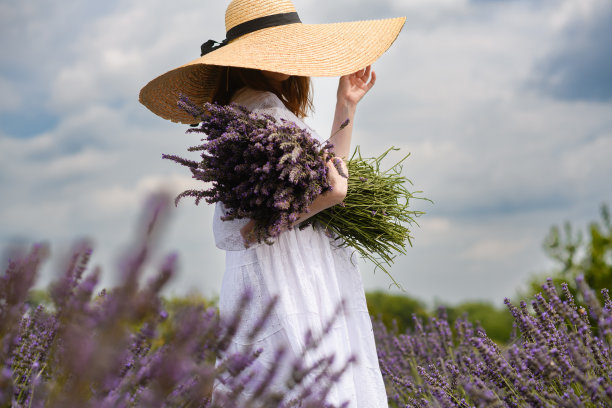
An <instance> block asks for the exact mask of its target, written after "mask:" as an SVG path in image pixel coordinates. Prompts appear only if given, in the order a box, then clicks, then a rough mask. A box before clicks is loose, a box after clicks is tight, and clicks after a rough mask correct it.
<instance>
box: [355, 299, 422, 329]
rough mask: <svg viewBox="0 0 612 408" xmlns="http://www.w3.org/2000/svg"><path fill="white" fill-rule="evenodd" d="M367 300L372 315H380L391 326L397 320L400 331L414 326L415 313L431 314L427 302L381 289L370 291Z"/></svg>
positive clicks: (420, 314)
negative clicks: (413, 317)
mask: <svg viewBox="0 0 612 408" xmlns="http://www.w3.org/2000/svg"><path fill="white" fill-rule="evenodd" d="M366 302H367V303H368V310H369V312H370V315H372V316H379V315H380V317H381V320H382V322H383V323H384V324H385V326H387V327H389V328H390V327H391V326H392V325H393V321H394V320H395V321H396V324H397V327H398V329H399V330H400V333H403V332H404V331H405V330H406V329H407V328H408V327H410V328H413V327H414V325H413V319H412V315H413V314H416V315H417V316H419V317H421V318H426V317H427V316H429V313H428V312H427V308H426V306H425V304H424V303H423V302H421V301H420V300H417V299H413V298H411V297H409V296H404V295H390V294H387V293H384V292H380V291H376V292H368V293H366Z"/></svg>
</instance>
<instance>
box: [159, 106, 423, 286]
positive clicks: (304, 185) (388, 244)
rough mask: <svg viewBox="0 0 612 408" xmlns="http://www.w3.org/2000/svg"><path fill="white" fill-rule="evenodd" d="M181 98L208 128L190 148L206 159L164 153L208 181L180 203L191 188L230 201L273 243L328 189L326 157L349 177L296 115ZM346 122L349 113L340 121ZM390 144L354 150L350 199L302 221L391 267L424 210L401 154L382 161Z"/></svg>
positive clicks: (233, 212)
mask: <svg viewBox="0 0 612 408" xmlns="http://www.w3.org/2000/svg"><path fill="white" fill-rule="evenodd" d="M178 104H179V106H180V107H181V108H182V109H184V110H185V111H186V112H188V113H189V114H191V115H192V116H193V117H194V118H195V119H196V120H199V121H201V123H200V125H196V126H194V127H192V128H191V129H189V130H188V131H187V132H188V133H192V132H195V133H204V134H205V137H204V138H203V139H202V142H203V143H202V144H200V145H197V146H194V147H190V148H189V149H188V151H190V152H195V151H200V152H201V155H200V161H194V160H188V159H185V158H182V157H179V156H176V155H167V154H164V155H162V157H163V158H165V159H169V160H173V161H175V162H177V163H179V164H181V165H184V166H187V167H189V169H190V170H191V173H192V175H193V178H195V179H197V180H201V181H203V182H205V183H210V184H209V186H207V187H208V188H206V189H203V190H186V191H184V192H183V193H181V194H179V195H178V196H177V197H176V200H175V203H177V204H178V202H179V201H180V200H181V199H182V198H183V197H188V196H190V197H194V198H195V201H196V204H199V202H200V201H201V200H202V199H204V200H205V201H206V202H208V203H211V204H212V203H217V202H222V203H223V204H224V206H225V208H226V209H227V213H226V215H225V217H224V218H223V219H224V220H232V219H237V218H250V219H253V220H255V221H256V224H255V228H254V230H253V233H254V236H255V238H256V239H257V241H258V242H262V241H264V242H267V243H271V242H272V241H271V238H274V237H276V236H278V235H279V234H280V233H281V232H282V231H283V230H284V229H290V228H292V225H293V224H294V223H295V221H297V219H298V218H299V215H300V214H301V213H304V212H308V206H309V205H310V204H311V203H312V202H313V201H314V199H315V198H316V197H317V196H318V195H320V194H323V193H325V192H327V191H330V189H331V186H330V184H329V182H328V181H327V171H328V168H327V161H329V160H332V161H333V163H334V165H335V166H336V168H337V169H338V172H339V173H340V174H341V175H343V176H345V177H346V175H345V174H343V171H342V169H341V167H340V163H339V159H337V158H336V157H334V155H333V152H332V151H331V147H332V146H331V145H330V144H329V143H324V144H322V143H320V142H319V141H317V140H316V139H315V138H313V137H312V135H310V133H309V132H308V131H306V130H303V129H301V128H300V127H298V126H297V125H296V124H295V123H292V122H289V121H284V120H281V121H277V120H276V119H275V118H274V117H272V116H270V115H260V114H256V113H252V112H249V111H248V110H247V109H246V108H244V107H241V106H238V105H235V104H231V105H227V106H220V105H217V104H210V103H207V104H205V105H204V106H203V109H202V108H200V107H198V106H196V105H194V104H193V103H191V102H190V101H189V100H188V99H186V98H181V100H180V101H179V102H178ZM346 125H348V121H346V122H344V123H343V125H342V127H341V129H342V128H343V127H345V126H346ZM339 130H340V129H339ZM392 149H393V148H392ZM392 149H389V150H388V151H387V152H385V153H384V154H383V155H381V156H380V157H378V158H373V159H363V158H362V157H361V154H360V152H359V150H356V152H355V154H354V155H353V157H352V158H351V159H350V161H349V162H348V163H347V166H348V169H349V174H350V177H349V180H348V193H347V197H346V199H345V201H344V202H343V203H342V204H340V205H339V206H334V207H332V208H329V209H327V210H325V211H323V212H320V213H318V214H316V215H315V216H313V217H311V218H310V219H309V220H308V222H307V223H302V225H301V226H300V227H304V226H306V225H309V224H319V225H322V226H323V227H324V228H325V229H326V230H327V231H329V232H330V235H333V236H334V237H335V238H337V239H338V240H339V241H340V242H341V245H348V246H351V247H353V248H355V249H356V250H357V251H358V252H359V253H360V254H361V255H362V256H363V257H365V258H367V259H369V260H371V261H373V262H374V264H375V265H376V266H377V267H379V268H381V269H382V270H383V271H385V272H386V273H387V274H389V273H388V271H387V270H386V268H385V267H384V265H383V263H384V264H386V265H391V263H392V261H393V254H392V253H393V251H397V252H400V253H405V246H406V242H408V243H410V238H411V237H410V231H409V229H408V228H407V227H406V225H405V224H406V223H412V222H414V218H415V217H416V216H418V215H420V214H421V213H420V212H418V211H409V210H408V202H409V199H410V198H413V196H412V194H411V193H410V192H409V191H408V190H407V189H406V188H405V181H407V180H406V178H405V177H403V176H402V175H401V161H400V162H399V163H397V164H395V165H394V166H392V167H391V168H390V169H389V170H387V171H381V169H380V163H381V160H382V159H383V158H384V157H385V156H386V155H387V153H389V151H391V150H392ZM389 276H391V275H389ZM391 279H392V280H393V282H394V283H395V284H396V285H397V282H395V280H394V279H393V277H391ZM398 286H399V285H398Z"/></svg>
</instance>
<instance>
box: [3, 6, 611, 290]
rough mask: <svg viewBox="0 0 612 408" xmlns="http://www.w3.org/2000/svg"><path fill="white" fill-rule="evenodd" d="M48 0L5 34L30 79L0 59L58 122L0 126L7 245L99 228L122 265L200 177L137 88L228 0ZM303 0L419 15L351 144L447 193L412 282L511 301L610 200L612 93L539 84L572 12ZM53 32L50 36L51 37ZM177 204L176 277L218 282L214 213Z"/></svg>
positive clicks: (320, 123) (408, 276)
mask: <svg viewBox="0 0 612 408" xmlns="http://www.w3.org/2000/svg"><path fill="white" fill-rule="evenodd" d="M43 3H44V2H41V3H40V4H39V6H37V7H33V4H32V3H30V2H26V3H24V2H21V3H15V4H14V5H12V6H11V7H10V10H9V11H10V13H11V15H13V16H21V17H20V18H21V20H22V21H24V23H23V24H7V25H4V26H3V27H2V34H6V35H4V36H0V37H3V38H4V39H0V44H2V45H3V47H5V46H9V47H14V48H12V49H14V51H15V52H13V53H12V54H10V55H11V56H10V58H9V59H8V60H7V61H8V62H7V63H10V64H12V66H13V67H15V66H16V67H23V72H24V73H23V75H24V77H27V78H26V79H23V78H22V79H14V78H13V77H12V76H10V75H5V71H3V70H2V67H3V66H0V91H6V92H8V93H11V92H15V90H16V89H18V90H23V91H22V92H21V93H20V95H22V96H21V101H19V97H18V98H17V99H14V100H9V99H8V98H7V97H6V96H5V95H3V96H0V109H3V108H6V109H16V108H17V107H18V106H19V103H21V104H23V105H25V104H28V106H29V107H30V102H31V101H32V100H33V99H32V98H31V97H30V96H29V95H32V94H33V93H36V94H37V99H36V100H37V101H41V102H40V103H39V105H44V106H46V107H47V109H48V110H50V111H52V112H55V113H56V114H57V115H58V116H59V121H58V124H57V126H54V127H53V128H50V129H46V130H45V132H44V133H41V134H38V135H35V136H33V137H31V138H29V139H12V138H8V137H1V136H0V188H2V189H3V191H8V192H10V193H9V194H2V195H1V196H0V225H2V228H1V229H0V230H1V234H0V240H2V241H3V242H5V243H6V242H7V241H10V240H12V239H14V238H15V237H23V238H25V239H26V240H35V239H49V240H51V241H52V244H53V243H57V245H64V244H65V243H66V242H67V240H68V239H69V238H71V237H75V236H80V235H81V234H87V235H90V236H92V237H94V238H95V239H96V240H97V242H98V244H97V246H96V248H97V250H96V252H95V254H96V255H95V256H96V262H99V263H101V264H102V265H103V266H104V267H105V268H106V270H112V269H113V265H114V261H113V259H115V256H116V255H117V253H118V252H120V248H121V247H122V245H124V244H125V242H127V241H128V240H129V232H130V228H131V227H132V226H133V224H134V223H135V218H136V215H137V214H138V211H139V208H140V205H141V203H142V201H143V200H144V197H145V196H146V195H147V194H148V193H149V192H151V191H154V190H156V189H158V188H161V189H166V190H171V191H172V194H176V193H177V192H179V191H181V190H182V189H185V188H188V186H193V184H192V183H193V181H192V180H191V179H190V175H189V173H188V172H187V170H186V169H183V168H181V167H179V166H178V165H176V164H174V163H170V162H168V161H162V160H161V159H160V156H161V153H175V154H185V155H186V153H183V152H185V148H186V146H188V145H191V144H195V142H194V141H195V140H197V138H194V137H193V136H185V135H183V130H184V127H182V126H178V125H173V124H170V123H167V122H165V121H163V120H162V119H159V118H157V117H155V116H154V115H152V114H151V113H150V112H148V111H147V110H146V109H145V108H144V107H142V106H140V105H139V104H138V102H137V95H138V91H139V90H140V88H141V87H142V86H143V85H144V84H145V83H146V82H147V81H149V80H150V79H152V78H153V77H155V76H157V75H159V74H161V73H163V72H165V71H167V70H169V69H172V68H174V67H176V66H179V65H181V64H183V63H186V62H188V61H190V60H191V59H193V58H195V57H197V56H198V55H199V53H198V51H199V45H200V44H201V43H202V42H204V41H206V40H208V39H209V38H213V39H217V40H221V39H222V37H223V35H224V31H225V30H224V25H223V15H224V8H225V2H212V3H210V2H209V3H207V4H204V2H194V1H192V0H189V1H188V0H179V1H178V2H172V3H171V2H165V1H161V0H153V1H147V2H144V1H141V0H118V1H116V2H112V3H109V5H108V6H105V8H104V9H103V10H101V11H99V12H94V11H92V10H90V9H88V8H87V7H85V6H80V5H79V4H80V2H68V3H67V5H66V6H65V7H63V8H62V7H57V6H55V7H50V9H49V12H48V13H42V12H41V5H42V4H43ZM573 3H575V2H572V1H566V2H564V3H563V4H565V5H567V4H573ZM595 3H596V2H595V0H590V1H589V4H595ZM45 4H46V3H45ZM581 4H582V3H581ZM295 5H296V7H297V8H298V11H299V12H300V14H301V15H302V18H303V20H304V21H305V22H324V21H330V19H332V20H338V21H341V20H352V19H365V18H374V17H376V18H379V17H392V16H395V15H402V14H406V15H407V16H408V22H407V24H406V27H405V29H404V31H403V32H402V33H401V35H400V37H399V38H398V40H397V42H396V43H395V44H394V45H393V47H392V48H391V49H390V50H389V51H388V52H387V53H386V54H385V55H384V56H383V57H382V58H381V60H380V61H379V62H377V63H376V64H375V69H376V71H377V73H378V74H379V79H378V82H377V85H376V86H375V88H374V90H373V91H372V92H371V94H369V95H368V96H367V97H366V98H365V99H364V101H363V102H362V103H361V104H360V107H359V110H358V116H357V120H356V130H355V139H354V141H355V143H356V144H360V145H362V147H363V150H362V151H363V152H364V153H365V154H366V155H374V154H378V153H380V152H382V151H383V150H384V149H385V148H386V146H387V145H391V144H394V145H396V146H400V147H402V152H403V153H406V152H411V153H412V155H411V157H410V158H408V160H407V162H406V165H405V172H406V175H407V176H408V177H409V178H410V179H412V181H413V182H414V183H415V186H414V189H417V190H418V189H422V190H424V194H423V195H424V196H426V197H429V198H432V199H433V200H434V201H435V204H433V205H431V204H427V203H425V202H419V201H416V202H415V203H414V205H415V206H416V208H419V209H423V210H425V211H426V212H427V214H426V215H424V216H423V217H421V218H420V219H419V224H420V225H421V227H420V228H418V227H415V229H414V235H415V237H416V239H415V241H414V247H413V248H409V250H408V255H407V256H406V257H401V258H398V259H397V261H396V265H395V266H394V267H393V269H392V273H393V274H394V276H396V278H398V280H399V281H400V283H401V284H402V285H403V286H404V287H405V288H406V289H407V290H408V292H409V293H411V294H413V295H418V296H419V297H421V298H424V299H431V298H433V297H437V298H439V299H445V300H460V299H464V298H468V297H471V298H473V297H485V298H489V299H493V300H498V301H500V300H501V297H503V296H510V295H512V294H513V293H514V289H515V288H516V287H517V286H518V285H519V284H520V283H521V282H522V281H524V279H525V278H526V276H527V275H528V274H529V273H531V272H533V271H536V270H540V269H541V268H543V267H544V265H546V263H545V258H544V256H543V254H542V252H541V250H540V241H541V239H543V237H544V235H545V234H546V232H547V230H548V227H549V226H550V225H551V224H554V223H559V222H562V221H563V220H565V219H572V220H575V222H576V223H577V225H583V224H580V223H584V222H586V221H588V220H589V219H591V218H595V217H596V215H597V208H598V206H599V204H600V202H601V201H606V200H608V201H611V200H612V196H610V194H611V192H610V190H609V188H608V184H609V180H606V175H608V174H610V171H611V170H612V169H611V167H610V164H609V157H610V156H612V145H611V144H610V140H611V135H612V133H611V132H612V123H611V122H610V119H609V112H610V104H606V103H575V102H572V103H569V102H567V101H559V100H553V99H550V98H548V97H546V96H542V95H539V94H536V92H534V91H533V90H532V89H530V88H528V87H527V86H526V85H525V80H526V78H527V77H528V76H529V74H530V72H531V71H532V69H533V64H534V61H536V60H537V59H538V58H539V57H540V56H542V55H546V53H547V52H549V51H550V49H552V48H554V46H555V44H556V43H555V41H554V40H555V38H556V36H557V35H559V32H560V29H559V28H558V27H560V26H562V25H563V24H566V23H565V22H563V21H564V20H563V18H564V17H562V16H563V15H569V14H567V12H566V11H559V7H558V5H557V3H556V2H545V3H543V4H542V5H540V6H538V7H535V6H533V5H532V4H530V3H529V2H525V1H514V2H497V3H496V4H495V5H494V6H485V5H482V4H476V3H473V2H467V1H463V0H461V1H450V0H438V1H435V2H432V1H423V0H418V1H417V0H415V1H399V0H394V1H386V2H379V3H376V4H374V3H371V2H369V3H368V2H365V1H363V2H352V1H351V2H349V1H339V2H323V3H321V2H319V1H311V0H308V1H307V0H302V1H299V0H296V1H295ZM2 7H4V8H5V9H6V7H7V6H6V5H2ZM565 7H569V6H565ZM572 7H573V6H572ZM88 13H90V14H92V15H89V14H88ZM563 13H566V14H563ZM0 14H1V13H0ZM3 16H4V14H3ZM82 16H87V19H86V22H83V18H82ZM560 16H561V17H560ZM66 17H69V19H68V20H66ZM65 21H72V22H74V24H69V25H66V23H65ZM40 33H45V35H46V36H47V37H45V38H47V39H43V40H37V36H38V35H39V34H40ZM19 38H23V39H25V40H24V41H26V43H27V46H25V45H24V44H23V43H22V42H20V41H17V39H19ZM13 43H14V45H11V44H13ZM50 43H53V44H57V46H56V47H50V46H49V44H50ZM34 56H36V57H38V59H37V61H40V63H39V64H38V65H36V66H33V65H32V63H31V61H33V57H34ZM3 62H4V61H3ZM336 83H337V80H336V79H330V78H322V79H316V80H315V85H316V89H315V97H316V99H315V102H316V107H317V112H316V114H315V116H314V117H313V118H311V119H310V123H311V124H312V125H313V126H314V127H315V129H317V130H318V131H319V133H321V134H322V135H323V134H326V133H329V130H330V129H329V125H330V123H331V119H332V114H333V106H334V105H333V104H334V102H335V87H336ZM37 106H38V105H37ZM0 128H1V127H0ZM393 157H399V154H398V155H397V156H393ZM173 214H174V216H175V217H174V218H175V219H174V222H173V223H172V224H171V226H170V227H169V230H168V232H167V236H166V243H165V248H167V249H173V248H176V249H179V251H180V252H181V259H182V260H183V261H182V265H183V271H182V274H181V275H180V276H179V277H178V279H177V280H176V281H175V282H173V284H172V289H173V290H177V291H178V292H180V291H183V290H185V289H186V288H190V287H192V286H194V285H195V286H196V287H199V288H201V289H202V290H206V291H208V293H212V292H214V291H215V290H218V288H219V287H220V282H221V274H222V263H223V256H224V254H223V253H222V252H221V251H219V250H216V248H214V242H213V239H212V231H211V222H210V220H211V217H212V207H211V206H206V205H205V204H201V205H200V206H199V207H196V206H194V205H193V204H192V203H191V202H189V200H186V201H185V203H183V204H181V205H180V206H179V207H178V208H177V209H175V210H173ZM363 275H364V282H365V284H366V286H367V287H368V288H374V287H387V286H388V284H389V283H390V281H389V279H388V278H387V277H385V276H384V274H381V273H377V274H376V275H373V274H372V273H371V267H370V266H369V265H367V264H364V265H363Z"/></svg>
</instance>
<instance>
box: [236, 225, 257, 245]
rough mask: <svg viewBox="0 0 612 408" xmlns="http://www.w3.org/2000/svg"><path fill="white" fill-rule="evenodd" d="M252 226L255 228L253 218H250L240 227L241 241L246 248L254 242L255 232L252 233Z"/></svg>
mask: <svg viewBox="0 0 612 408" xmlns="http://www.w3.org/2000/svg"><path fill="white" fill-rule="evenodd" d="M253 228H255V220H250V221H249V222H247V223H246V224H244V227H242V228H240V235H241V236H242V242H243V244H244V246H245V247H247V248H248V247H250V246H251V245H253V244H254V243H255V234H253Z"/></svg>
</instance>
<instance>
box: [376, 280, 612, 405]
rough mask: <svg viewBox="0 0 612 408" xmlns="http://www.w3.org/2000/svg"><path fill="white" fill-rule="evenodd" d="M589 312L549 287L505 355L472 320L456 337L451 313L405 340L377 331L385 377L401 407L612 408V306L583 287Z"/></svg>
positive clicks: (522, 317)
mask: <svg viewBox="0 0 612 408" xmlns="http://www.w3.org/2000/svg"><path fill="white" fill-rule="evenodd" d="M577 283H578V287H579V288H580V291H581V293H582V297H583V299H584V302H585V303H586V305H587V307H588V310H587V309H585V308H584V307H581V306H577V305H576V303H575V301H574V299H573V297H572V295H571V293H570V292H569V291H568V290H567V285H565V286H564V288H563V291H564V298H565V299H562V298H561V297H560V296H559V294H558V293H557V292H556V290H555V287H554V285H553V284H552V281H551V280H550V279H549V280H548V281H547V283H546V284H545V285H543V289H544V295H542V294H538V295H536V296H535V299H534V300H532V302H531V307H532V309H533V312H530V310H529V309H528V305H527V304H526V303H524V302H522V303H521V304H520V307H516V306H514V305H513V304H511V303H510V301H509V300H508V299H506V305H507V306H508V308H509V310H510V312H511V313H512V315H513V317H514V326H515V331H516V336H515V338H514V340H513V341H512V342H511V344H510V345H508V346H504V347H502V348H500V347H499V346H498V345H496V344H495V343H494V342H493V341H491V340H490V339H489V338H488V337H487V336H486V334H485V333H484V332H483V331H482V330H481V329H478V328H474V327H473V325H472V324H471V323H470V322H469V321H468V320H467V318H465V319H458V320H457V322H456V323H455V334H453V333H452V331H451V328H450V327H449V324H448V322H447V319H446V316H445V312H444V310H440V312H439V316H438V317H434V318H430V319H429V320H428V322H427V323H426V324H423V322H422V321H421V320H420V319H417V318H415V324H416V326H415V330H414V331H410V332H406V333H404V334H398V333H397V332H393V331H389V330H387V328H386V327H385V326H384V325H383V324H382V323H381V322H378V323H377V324H375V330H374V331H375V334H376V342H377V345H378V352H379V359H380V364H381V369H382V371H383V375H384V377H385V380H386V381H387V383H388V384H389V385H390V389H392V390H393V391H392V392H390V393H389V395H390V397H392V398H391V399H392V400H393V401H395V402H396V403H397V406H407V407H568V408H569V407H572V408H576V407H610V406H612V355H611V349H610V344H611V341H612V302H611V301H610V297H609V294H608V291H607V290H606V289H604V290H603V291H602V292H603V295H604V299H605V303H604V305H603V306H602V305H601V304H600V302H599V301H598V300H597V297H596V296H595V293H594V292H593V291H592V290H591V289H590V288H589V287H588V286H587V285H586V284H585V283H584V281H583V280H582V278H578V280H577Z"/></svg>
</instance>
